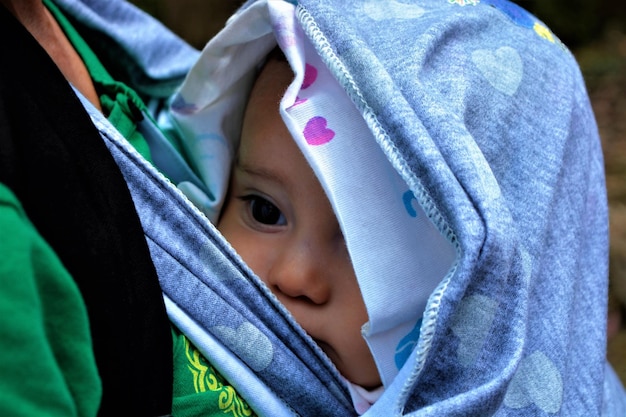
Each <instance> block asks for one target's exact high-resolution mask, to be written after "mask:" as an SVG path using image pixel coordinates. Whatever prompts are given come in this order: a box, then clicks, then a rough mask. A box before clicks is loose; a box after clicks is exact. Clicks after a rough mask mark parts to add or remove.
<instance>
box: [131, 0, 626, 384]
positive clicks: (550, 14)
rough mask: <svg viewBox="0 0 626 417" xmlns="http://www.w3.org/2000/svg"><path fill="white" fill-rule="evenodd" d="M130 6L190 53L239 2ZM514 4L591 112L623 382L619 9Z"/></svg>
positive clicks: (625, 260) (625, 171) (623, 86)
mask: <svg viewBox="0 0 626 417" xmlns="http://www.w3.org/2000/svg"><path fill="white" fill-rule="evenodd" d="M442 1H443V0H442ZM132 2H133V3H135V4H137V5H139V6H140V7H141V8H143V9H144V10H146V11H147V12H149V13H151V14H152V15H154V16H156V17H157V18H158V19H159V20H161V21H162V22H163V23H165V25H166V26H168V27H170V28H171V29H172V30H173V31H174V32H176V33H178V34H179V35H180V36H181V37H183V38H184V39H186V40H187V41H188V42H189V43H191V44H192V45H194V46H196V47H197V48H202V47H203V46H204V44H205V43H206V41H207V40H208V39H209V38H210V37H211V36H213V35H214V34H215V33H217V31H219V30H220V29H221V27H222V26H223V25H224V22H225V21H226V19H227V18H228V17H229V16H230V15H231V14H232V13H233V12H234V11H235V10H236V8H237V7H238V6H239V5H240V4H241V2H240V1H235V0H132ZM516 3H517V4H519V5H520V6H522V7H524V8H525V9H527V10H529V11H530V12H532V13H533V14H535V15H536V16H537V17H538V18H539V19H540V20H542V21H543V22H544V23H545V24H546V25H547V26H548V27H550V29H551V30H552V31H553V32H554V33H555V34H556V35H557V36H558V37H559V38H560V39H561V41H562V42H563V43H564V44H565V45H567V46H568V47H569V48H570V49H571V50H572V52H573V53H574V55H575V56H576V58H577V59H578V62H579V64H580V67H581V70H582V73H583V75H584V77H585V81H586V83H587V89H588V91H589V96H590V98H591V102H592V106H593V108H594V112H595V114H596V119H597V121H598V127H599V130H600V136H601V138H602V145H603V147H604V155H605V166H606V176H607V189H608V195H609V207H610V231H611V254H610V277H609V279H610V288H609V342H608V357H609V360H610V361H611V363H612V364H613V366H614V368H615V369H616V371H617V372H618V374H619V375H620V377H621V378H622V381H624V383H625V384H626V314H625V313H626V35H625V33H626V5H625V4H624V3H623V2H622V1H618V0H536V1H535V0H518V1H516ZM582 325H584V324H583V323H581V326H582Z"/></svg>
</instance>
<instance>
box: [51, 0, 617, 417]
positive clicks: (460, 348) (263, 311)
mask: <svg viewBox="0 0 626 417" xmlns="http://www.w3.org/2000/svg"><path fill="white" fill-rule="evenodd" d="M58 3H59V4H60V5H61V6H63V7H64V9H65V10H66V11H68V13H70V14H77V15H78V16H79V18H80V19H82V20H85V21H88V22H90V23H93V24H94V25H95V26H96V27H97V29H98V30H104V31H105V32H108V33H110V34H111V35H112V40H113V41H115V42H119V41H120V40H122V39H128V41H123V42H122V44H123V48H122V50H125V51H126V53H127V55H128V57H130V58H129V59H130V61H131V63H130V64H129V67H130V68H133V71H135V70H136V71H137V73H136V76H137V77H139V78H141V79H143V77H144V76H145V79H146V80H151V79H152V80H153V81H155V82H154V83H152V82H148V81H147V82H146V83H145V85H146V86H151V88H152V89H153V90H152V91H159V90H161V87H164V88H163V89H162V90H161V91H163V92H165V91H171V89H172V86H174V85H176V83H177V82H180V80H181V78H180V76H181V74H182V73H184V72H185V71H186V70H187V69H188V68H189V66H190V65H191V64H192V62H193V60H194V59H195V58H196V56H197V55H196V54H195V52H194V51H187V52H185V51H184V50H183V52H182V53H183V55H184V59H183V60H181V58H180V57H179V56H178V55H177V54H179V53H181V50H179V49H177V48H176V42H173V41H172V39H170V37H169V35H165V34H163V35H162V36H163V37H162V38H160V36H161V34H162V33H163V32H162V29H160V28H159V29H157V28H155V29H154V31H155V32H153V33H154V36H155V39H159V40H160V41H162V43H159V42H157V41H156V40H155V41H152V42H150V41H147V39H149V38H150V36H147V35H146V34H145V33H143V32H142V33H141V35H139V34H137V35H136V36H130V37H128V33H129V32H128V29H127V28H128V27H132V26H128V25H131V24H132V23H133V22H135V23H139V22H140V21H142V20H143V19H144V18H145V17H144V16H141V15H140V14H132V13H131V14H128V13H127V12H126V11H125V9H126V7H127V6H126V5H125V4H124V3H123V2H118V1H101V2H100V1H95V0H93V1H86V2H84V3H83V2H78V1H73V0H59V1H58ZM244 7H245V6H244ZM120 11H122V12H123V19H121V18H122V13H120ZM298 13H299V15H298V16H299V19H300V21H301V23H302V27H303V29H304V31H305V33H306V34H307V35H308V37H309V39H310V40H311V42H312V43H313V45H315V46H316V47H317V48H318V51H319V53H320V55H321V57H322V59H323V60H324V62H325V63H326V65H327V66H328V67H329V68H330V70H331V72H333V74H334V75H335V76H336V77H337V79H338V80H339V82H340V83H341V85H342V86H343V87H344V89H345V90H346V92H347V93H348V94H349V95H350V97H352V99H353V101H354V102H355V104H356V105H357V107H358V108H359V110H360V111H361V113H362V114H363V117H364V119H365V120H366V122H367V123H368V125H369V126H370V129H371V130H372V132H373V133H374V136H375V137H376V139H377V140H378V142H379V144H380V146H381V148H382V149H383V151H384V152H385V154H386V155H387V157H388V159H389V161H390V162H391V163H392V164H393V166H394V167H395V168H396V169H397V170H398V172H399V173H400V175H401V176H402V177H403V178H404V179H405V180H406V182H407V184H408V185H409V187H410V188H411V189H412V190H413V192H414V195H415V196H416V198H417V199H418V201H419V203H420V204H421V206H422V208H423V209H424V212H425V213H427V214H428V215H429V218H430V219H431V221H432V222H433V224H435V225H436V226H437V228H438V229H439V230H440V232H441V233H442V235H443V236H445V237H446V238H447V239H449V240H450V242H452V243H453V244H454V245H456V246H457V247H458V250H459V260H458V264H457V267H456V269H455V271H454V273H453V274H452V275H450V276H449V277H448V278H446V279H445V280H444V281H442V283H441V284H440V286H439V287H438V288H437V289H436V290H435V291H434V292H433V294H432V295H431V297H430V299H429V302H428V305H427V308H426V312H425V314H424V319H423V324H422V328H421V336H420V339H419V342H418V344H417V346H416V348H415V349H414V350H413V352H412V354H411V355H410V356H409V358H408V360H407V361H406V363H405V365H404V366H403V367H402V369H400V373H399V374H398V376H397V377H396V378H395V380H394V381H393V383H392V384H391V385H390V386H389V387H387V389H386V391H385V393H384V394H383V396H382V397H381V398H380V399H379V400H378V402H377V403H376V404H374V406H373V407H372V408H371V409H370V410H369V411H368V412H367V415H372V416H390V415H411V416H426V415H437V416H441V415H458V416H468V415H494V416H509V415H510V416H516V415H520V416H531V415H532V416H535V415H562V416H572V415H575V416H579V415H580V416H583V415H584V416H587V415H589V416H596V415H606V416H623V415H625V414H626V398H625V395H626V394H624V390H623V387H622V386H621V384H620V383H619V380H618V379H617V378H616V377H615V375H614V374H613V372H612V370H611V369H610V366H609V365H608V364H607V363H606V358H605V350H606V308H607V306H606V304H607V300H606V297H607V273H608V272H607V263H608V254H607V253H608V221H607V201H606V189H605V184H604V172H603V159H602V152H601V148H600V141H599V138H598V131H597V127H596V125H595V121H594V117H593V113H592V110H591V106H590V104H589V100H588V97H587V93H586V90H585V85H584V81H583V79H582V77H581V74H580V71H579V68H578V65H577V64H576V62H575V60H574V57H573V56H572V54H571V53H570V52H569V51H568V50H567V49H566V48H565V47H564V46H563V45H562V44H561V43H560V42H559V40H558V39H557V38H556V36H555V35H554V34H552V33H551V32H550V31H549V29H547V28H546V27H545V25H543V24H542V23H541V22H539V21H538V20H537V19H536V18H534V17H533V16H530V15H528V14H527V13H526V12H524V11H523V10H521V9H520V8H519V7H517V6H515V5H513V4H512V3H508V2H505V1H503V0H502V1H496V0H482V1H480V2H479V1H478V0H422V1H415V2H408V1H402V2H400V1H393V0H392V1H385V2H376V1H350V0H324V1H321V0H319V1H314V0H302V1H300V4H299V6H298ZM129 16H131V17H129ZM100 19H104V20H102V21H101V20H100ZM128 19H130V20H128ZM111 21H112V22H118V25H113V26H110V25H109V23H108V22H111ZM157 31H158V33H157ZM138 38H140V39H138ZM170 41H172V43H169V42H170ZM167 45H170V46H172V47H167ZM181 63H182V64H181ZM179 64H180V65H179ZM170 77H173V78H171V79H170ZM168 79H169V81H171V80H176V82H169V81H168ZM159 80H161V81H163V82H162V83H160V82H159ZM165 87H167V88H165ZM86 107H89V106H88V104H86ZM92 112H93V113H92V114H93V117H94V120H95V121H96V123H97V125H98V127H99V128H100V129H101V131H102V133H103V136H104V137H105V139H106V142H107V144H108V145H109V147H110V149H111V151H112V153H113V154H114V156H115V157H116V159H117V160H118V163H119V164H120V168H121V169H122V171H123V172H124V174H125V176H126V178H127V180H128V183H129V188H130V189H131V192H132V194H133V197H134V199H135V202H136V205H137V208H138V210H139V212H140V215H141V218H142V222H143V225H144V228H145V231H146V238H147V239H148V242H149V243H150V247H151V250H152V252H153V257H154V259H155V264H156V265H157V269H158V272H159V274H160V278H161V283H162V287H163V290H164V294H165V295H166V297H167V298H168V300H170V301H171V302H173V303H175V304H176V306H177V308H176V309H175V311H172V312H171V318H172V320H173V321H174V322H175V323H177V324H184V323H193V324H194V326H195V333H194V336H193V337H192V340H193V341H194V343H196V344H197V345H198V346H199V347H200V348H202V347H203V346H204V347H208V346H211V347H212V348H215V349H218V348H219V349H220V350H219V352H217V351H216V352H212V351H207V350H206V349H205V350H204V351H203V353H204V354H205V355H206V356H207V358H208V359H209V360H216V361H217V360H219V364H220V365H221V366H222V368H220V367H219V366H218V369H220V371H222V372H223V373H224V375H225V376H227V378H229V379H230V382H231V383H232V384H233V385H234V386H235V387H237V386H238V385H241V384H245V385H246V386H248V385H247V384H250V386H253V388H252V389H242V390H241V391H242V392H247V393H250V392H256V393H258V396H260V397H261V398H250V397H248V398H247V399H248V401H249V402H250V403H251V404H261V405H259V406H260V407H261V406H262V396H263V395H272V396H273V398H275V399H276V401H273V402H272V404H273V406H275V407H277V408H276V409H275V412H276V414H275V415H310V416H320V415H335V416H338V415H353V414H354V411H353V410H352V408H351V405H350V403H349V399H348V395H347V393H346V391H345V387H343V386H342V385H341V383H340V380H339V377H338V375H337V374H336V371H335V370H334V368H333V367H332V365H331V364H330V363H329V361H328V359H327V358H326V357H325V356H324V355H323V353H322V352H321V351H320V350H319V349H318V348H317V347H316V346H315V344H314V343H313V342H312V341H311V340H310V338H308V337H307V336H306V335H305V334H304V332H303V331H302V330H301V329H300V328H299V327H298V326H297V325H296V324H295V323H294V322H293V320H292V319H291V318H290V316H289V315H288V313H286V311H285V310H284V309H283V308H282V307H280V305H279V304H278V303H277V302H276V300H275V299H274V297H273V296H271V295H270V294H269V292H267V291H266V290H265V289H264V287H263V286H262V285H261V283H260V282H259V281H258V279H256V277H254V276H253V274H251V273H250V271H249V270H248V269H247V268H246V267H245V266H244V265H243V264H241V263H240V262H239V261H238V258H237V257H236V256H235V255H234V253H233V251H232V249H231V248H230V247H229V246H228V245H227V244H226V243H225V242H224V240H223V239H222V238H221V237H220V236H219V234H218V233H217V232H216V230H215V229H214V228H213V227H212V226H211V225H210V223H209V222H208V221H207V220H206V218H205V217H203V216H202V215H201V214H200V212H199V211H197V210H196V209H195V207H194V206H193V205H192V204H191V203H190V202H189V201H188V200H187V199H186V198H185V197H184V196H183V195H182V194H181V193H180V192H178V190H176V188H175V187H174V186H173V185H172V184H171V183H169V182H168V181H167V180H166V179H165V178H164V177H162V176H161V175H160V174H158V173H157V172H156V170H154V169H153V168H152V167H151V166H149V165H148V164H147V163H146V162H145V161H143V160H142V159H141V157H140V156H139V155H138V154H137V153H135V152H134V151H133V150H132V149H131V148H130V146H129V145H128V144H127V143H126V142H125V140H124V139H123V138H120V137H119V136H117V135H116V133H115V132H114V130H113V129H112V128H110V125H107V122H106V120H102V119H101V118H99V116H98V114H97V112H95V111H93V109H92ZM408 290H410V289H408ZM198 328H199V329H201V330H200V331H198ZM202 330H204V332H205V333H206V336H207V340H209V339H210V342H208V341H207V342H206V343H203V335H202ZM189 331H190V332H191V331H192V329H191V327H190V328H189ZM216 341H217V343H216ZM216 346H217V347H216ZM270 353H271V355H270ZM231 361H234V362H237V363H239V364H243V365H244V366H243V367H235V366H234V365H232V366H229V363H231V364H232V362H231ZM233 369H237V372H235V371H232V370H233ZM242 369H243V370H245V371H241V370H242ZM257 388H258V390H257ZM253 395H254V394H253ZM260 413H261V414H262V415H273V411H272V409H271V408H268V409H261V410H260Z"/></svg>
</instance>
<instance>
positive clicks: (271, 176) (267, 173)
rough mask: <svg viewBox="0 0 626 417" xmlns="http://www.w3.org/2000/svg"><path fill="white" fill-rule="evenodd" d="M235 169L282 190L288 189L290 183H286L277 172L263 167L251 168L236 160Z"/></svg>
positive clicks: (282, 176) (283, 177) (285, 179)
mask: <svg viewBox="0 0 626 417" xmlns="http://www.w3.org/2000/svg"><path fill="white" fill-rule="evenodd" d="M235 169H237V170H239V171H241V172H243V173H245V174H247V175H250V176H253V177H258V178H261V179H263V180H265V181H270V182H274V183H276V184H278V185H280V186H282V187H284V188H287V189H288V188H290V181H288V180H287V178H285V176H284V175H281V174H280V173H279V172H276V171H274V170H272V169H268V168H266V167H263V166H256V165H255V166H251V165H246V164H242V163H241V161H239V160H237V161H236V163H235Z"/></svg>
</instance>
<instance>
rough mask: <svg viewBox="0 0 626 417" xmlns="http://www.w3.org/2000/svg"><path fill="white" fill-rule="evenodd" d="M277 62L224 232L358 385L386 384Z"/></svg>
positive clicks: (250, 125)
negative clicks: (291, 124) (285, 114)
mask: <svg viewBox="0 0 626 417" xmlns="http://www.w3.org/2000/svg"><path fill="white" fill-rule="evenodd" d="M292 78H293V74H292V72H291V69H290V68H289V66H288V64H287V63H284V62H280V61H270V62H268V64H267V65H266V66H265V69H264V70H263V71H262V73H261V74H260V76H259V78H258V79H257V82H256V84H255V86H254V89H253V91H252V94H251V97H250V101H249V104H248V107H247V109H246V114H245V118H244V124H243V131H242V135H241V143H240V148H239V155H238V159H237V161H236V164H235V166H234V170H233V174H232V178H231V184H230V191H229V196H228V198H227V201H226V204H225V206H224V209H223V212H222V216H221V218H220V220H219V223H218V228H219V230H220V231H221V232H222V234H223V235H224V236H225V237H226V239H227V240H228V241H229V242H230V243H231V244H232V246H233V247H234V248H235V250H236V251H237V252H238V253H239V254H240V255H241V257H242V258H243V259H244V261H245V262H246V263H247V264H248V265H249V266H250V268H251V269H252V270H253V271H254V272H255V273H256V274H257V275H258V276H259V277H260V278H261V279H262V280H263V281H264V282H265V283H266V284H267V285H268V286H269V288H270V289H271V291H272V292H273V293H274V294H275V295H276V296H277V297H278V299H279V300H280V301H281V302H282V303H283V304H284V305H285V307H286V308H287V309H288V310H289V311H290V312H291V313H292V315H293V316H294V317H295V319H296V321H298V323H300V325H301V326H302V327H303V328H304V329H305V330H306V331H307V333H309V335H311V337H313V339H315V341H316V342H317V343H318V344H319V345H320V347H321V348H322V349H323V350H324V352H326V354H327V355H328V356H329V357H330V358H331V360H332V361H333V362H334V363H335V365H336V366H337V368H338V370H339V371H340V372H341V373H342V375H343V376H344V377H346V378H347V379H348V380H350V381H351V382H353V383H355V384H358V385H361V386H364V387H375V386H378V385H380V377H379V374H378V371H377V369H376V366H375V364H374V360H373V358H372V356H371V353H370V351H369V349H368V347H367V344H366V343H365V341H364V339H363V337H362V336H361V331H360V330H361V326H362V325H363V324H364V323H365V322H366V321H367V313H366V310H365V305H364V303H363V298H362V297H361V292H360V290H359V287H358V284H357V280H356V277H355V275H354V271H353V269H352V264H351V262H350V257H349V255H348V251H347V248H346V244H345V242H344V238H343V235H342V233H341V230H340V228H339V224H338V223H337V219H336V217H335V215H334V212H333V210H332V208H331V206H330V203H329V202H328V199H327V198H326V194H325V193H324V191H323V189H322V187H321V185H320V183H319V182H318V180H317V178H316V176H315V174H314V173H313V171H312V169H311V168H310V166H309V164H308V163H307V162H306V160H305V158H304V156H303V155H302V153H301V152H300V150H299V149H298V147H297V145H296V143H295V142H294V141H293V139H292V138H291V136H290V134H289V132H288V131H287V128H286V127H285V125H284V123H283V122H282V119H281V118H280V115H279V112H278V103H279V101H280V99H281V97H282V94H283V93H284V91H285V89H286V88H287V86H288V84H289V82H290V81H291V80H292Z"/></svg>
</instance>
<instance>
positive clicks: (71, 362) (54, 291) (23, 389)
mask: <svg viewBox="0 0 626 417" xmlns="http://www.w3.org/2000/svg"><path fill="white" fill-rule="evenodd" d="M0 230H1V231H2V238H1V239H0V259H2V262H0V288H1V289H2V291H0V340H1V341H2V345H3V346H8V347H14V348H10V349H8V350H5V349H0V375H3V378H2V379H1V380H0V415H1V416H95V415H96V413H97V411H98V407H99V405H100V399H101V397H102V386H101V383H100V377H99V376H98V370H97V368H96V361H95V357H94V353H93V350H92V347H91V335H90V332H89V319H88V318H87V311H86V308H85V305H84V302H83V299H82V297H81V294H80V291H79V290H78V287H77V286H76V283H75V282H74V280H73V279H72V277H71V276H70V275H69V273H68V272H67V270H66V269H65V268H64V266H63V265H62V264H61V262H60V260H59V259H58V257H57V256H56V255H55V253H54V251H53V250H52V249H51V248H50V246H49V245H48V244H47V243H46V242H45V241H44V240H43V238H42V237H41V236H40V235H39V233H37V230H35V227H34V226H33V224H32V223H31V222H30V221H29V220H28V218H27V217H26V214H25V213H24V210H23V208H22V206H21V205H20V203H19V201H18V200H17V198H16V197H15V195H14V194H13V192H11V191H10V190H9V189H8V188H7V187H5V186H4V185H3V184H0ZM9 375H10V376H11V378H6V376H9Z"/></svg>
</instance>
